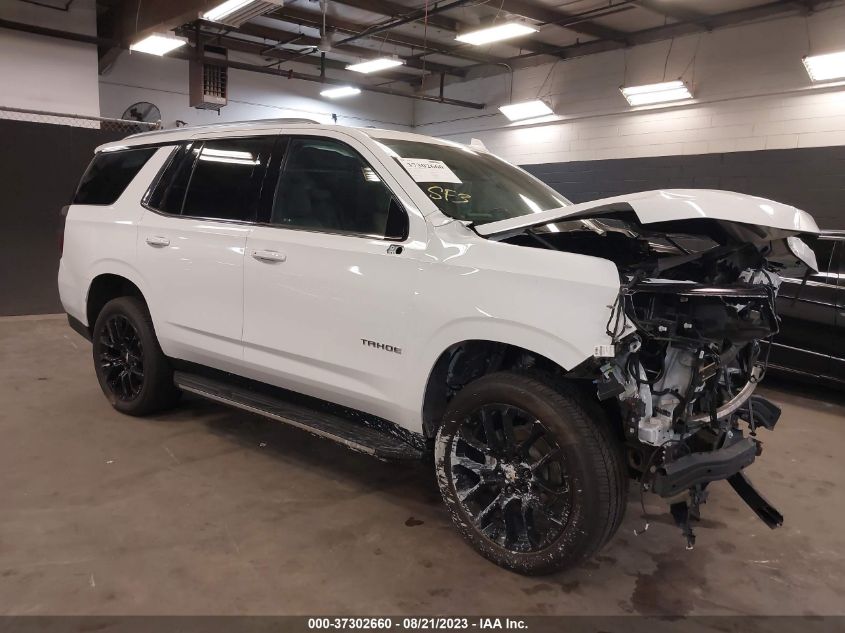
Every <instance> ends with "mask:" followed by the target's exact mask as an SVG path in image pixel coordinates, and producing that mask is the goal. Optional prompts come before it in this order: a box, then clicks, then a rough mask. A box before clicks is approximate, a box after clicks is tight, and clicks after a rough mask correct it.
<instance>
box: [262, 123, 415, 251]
mask: <svg viewBox="0 0 845 633" xmlns="http://www.w3.org/2000/svg"><path fill="white" fill-rule="evenodd" d="M270 222H271V224H275V225H279V226H282V227H289V228H296V229H310V230H314V231H325V232H328V233H344V234H353V235H366V236H374V237H379V238H387V239H404V238H405V237H406V235H407V231H408V228H407V223H408V218H407V215H406V213H405V211H404V210H403V209H402V208H401V206H400V205H399V204H398V203H397V202H396V200H395V199H394V198H393V195H392V194H391V193H390V190H389V189H388V188H387V186H386V185H385V184H384V183H383V182H382V181H381V178H379V176H378V174H376V172H375V170H373V168H372V167H370V166H369V165H368V164H367V162H366V161H365V160H364V159H363V158H362V157H361V156H360V155H359V154H358V153H357V152H356V151H355V150H353V149H352V148H351V147H349V146H347V145H345V144H344V143H341V142H339V141H335V140H332V139H325V138H299V139H293V140H292V141H291V143H290V145H289V147H288V154H287V157H286V159H285V165H284V169H283V170H282V172H281V174H280V176H279V184H278V187H277V189H276V198H275V201H274V203H273V212H272V215H271V218H270Z"/></svg>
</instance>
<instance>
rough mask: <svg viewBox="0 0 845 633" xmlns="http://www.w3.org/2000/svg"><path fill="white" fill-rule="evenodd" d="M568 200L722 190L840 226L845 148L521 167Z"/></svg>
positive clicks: (844, 222)
mask: <svg viewBox="0 0 845 633" xmlns="http://www.w3.org/2000/svg"><path fill="white" fill-rule="evenodd" d="M525 169H526V170H527V171H529V172H531V173H532V174H534V175H535V176H537V177H538V178H540V179H541V180H543V181H545V182H546V183H548V184H549V185H551V186H552V187H554V188H555V189H557V190H558V191H560V192H561V193H562V194H563V195H565V196H566V197H567V198H569V199H570V200H572V201H573V202H585V201H587V200H594V199H596V198H604V197H607V196H615V195H619V194H623V193H633V192H635V191H645V190H648V189H667V188H678V187H681V188H689V187H692V188H706V189H726V190H728V191H738V192H740V193H748V194H752V195H755V196H762V197H764V198H770V199H772V200H776V201H778V202H784V203H787V204H792V205H795V206H797V207H799V208H801V209H804V210H805V211H808V212H810V213H811V214H812V215H813V216H814V217H815V218H816V221H817V222H818V223H819V226H821V227H822V228H829V229H834V228H839V229H842V228H845V147H818V148H805V149H786V150H766V151H759V152H732V153H728V154H699V155H694V156H658V157H653V158H629V159H616V160H593V161H579V162H569V163H545V164H539V165H525Z"/></svg>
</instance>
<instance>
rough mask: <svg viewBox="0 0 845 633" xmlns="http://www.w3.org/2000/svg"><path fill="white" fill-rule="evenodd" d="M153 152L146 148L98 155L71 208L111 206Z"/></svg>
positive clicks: (84, 176)
mask: <svg viewBox="0 0 845 633" xmlns="http://www.w3.org/2000/svg"><path fill="white" fill-rule="evenodd" d="M155 151H156V149H155V148H154V147H147V148H143V149H127V150H120V151H116V152H100V153H99V154H97V155H96V156H94V160H92V161H91V164H90V165H88V169H86V170H85V174H84V175H83V176H82V180H81V181H80V182H79V186H78V187H77V188H76V194H75V195H74V196H73V204H94V205H109V204H114V203H115V201H117V199H118V198H119V197H120V195H121V194H122V193H123V192H124V190H125V189H126V187H128V186H129V183H130V182H132V179H133V178H135V176H137V175H138V172H139V171H141V168H142V167H143V166H144V165H145V164H146V163H147V161H148V160H149V159H150V157H151V156H152V155H153V154H154V153H155Z"/></svg>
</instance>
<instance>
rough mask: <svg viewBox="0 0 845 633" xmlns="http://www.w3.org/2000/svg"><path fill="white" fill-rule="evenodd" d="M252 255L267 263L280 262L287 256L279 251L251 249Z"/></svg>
mask: <svg viewBox="0 0 845 633" xmlns="http://www.w3.org/2000/svg"><path fill="white" fill-rule="evenodd" d="M252 257H253V258H254V259H257V260H258V261H260V262H264V263H267V264H280V263H282V262H283V261H285V260H286V259H287V258H288V257H287V255H285V254H284V253H280V252H279V251H252Z"/></svg>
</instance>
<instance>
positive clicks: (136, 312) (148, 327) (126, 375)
mask: <svg viewBox="0 0 845 633" xmlns="http://www.w3.org/2000/svg"><path fill="white" fill-rule="evenodd" d="M92 340H93V350H92V351H93V357H94V369H95V371H96V373H97V380H98V381H99V382H100V388H101V389H102V390H103V393H104V394H105V395H106V398H108V400H109V402H110V403H111V405H112V406H113V407H114V408H115V409H117V410H118V411H120V412H121V413H125V414H127V415H134V416H142V415H147V414H149V413H153V412H156V411H161V410H164V409H167V408H169V407H172V406H173V405H175V404H176V402H177V401H178V400H179V396H180V395H181V392H180V390H179V389H178V388H177V387H176V385H175V384H173V368H172V367H171V366H170V362H169V361H168V360H167V357H166V356H165V355H164V354H163V353H162V351H161V347H160V346H159V344H158V339H156V335H155V330H154V329H153V323H152V319H151V318H150V313H149V311H148V310H147V306H146V304H145V303H144V302H143V301H142V300H141V299H139V298H137V297H119V298H117V299H112V300H111V301H109V302H108V303H107V304H106V305H105V306H104V307H103V309H102V310H101V311H100V314H99V315H98V316H97V320H96V322H95V324H94V330H93V332H92Z"/></svg>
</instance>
